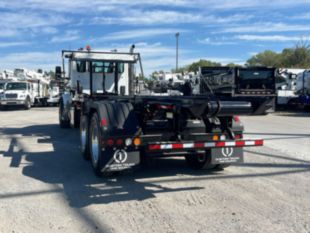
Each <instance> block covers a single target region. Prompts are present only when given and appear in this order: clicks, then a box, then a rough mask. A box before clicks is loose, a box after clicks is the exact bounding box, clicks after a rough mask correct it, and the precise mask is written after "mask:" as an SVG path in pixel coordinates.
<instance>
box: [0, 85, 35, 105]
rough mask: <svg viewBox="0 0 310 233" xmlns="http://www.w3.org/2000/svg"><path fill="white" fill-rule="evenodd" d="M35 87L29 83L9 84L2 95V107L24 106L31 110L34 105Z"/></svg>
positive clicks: (0, 95)
mask: <svg viewBox="0 0 310 233" xmlns="http://www.w3.org/2000/svg"><path fill="white" fill-rule="evenodd" d="M34 100H35V96H34V92H33V86H32V84H31V83H29V82H7V83H6V84H5V85H4V91H3V93H1V94H0V106H1V107H5V106H24V108H25V109H30V108H31V106H32V105H33V104H34Z"/></svg>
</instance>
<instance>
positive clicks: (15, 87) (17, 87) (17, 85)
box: [5, 83, 27, 90]
mask: <svg viewBox="0 0 310 233" xmlns="http://www.w3.org/2000/svg"><path fill="white" fill-rule="evenodd" d="M5 89H6V90H26V89H27V84H26V83H7V84H6V86H5Z"/></svg>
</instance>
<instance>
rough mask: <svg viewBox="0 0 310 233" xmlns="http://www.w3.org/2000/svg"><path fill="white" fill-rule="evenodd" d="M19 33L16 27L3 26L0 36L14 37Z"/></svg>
mask: <svg viewBox="0 0 310 233" xmlns="http://www.w3.org/2000/svg"><path fill="white" fill-rule="evenodd" d="M18 33H19V32H18V30H16V29H11V28H10V29H9V28H2V29H1V31H0V38H8V37H14V36H16V35H18Z"/></svg>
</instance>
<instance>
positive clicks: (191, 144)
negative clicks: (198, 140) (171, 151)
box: [183, 143, 195, 149]
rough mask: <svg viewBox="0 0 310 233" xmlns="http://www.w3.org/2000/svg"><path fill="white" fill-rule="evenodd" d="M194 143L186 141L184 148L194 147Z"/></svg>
mask: <svg viewBox="0 0 310 233" xmlns="http://www.w3.org/2000/svg"><path fill="white" fill-rule="evenodd" d="M194 145H195V144H194V143H184V144H183V148H184V149H185V148H194Z"/></svg>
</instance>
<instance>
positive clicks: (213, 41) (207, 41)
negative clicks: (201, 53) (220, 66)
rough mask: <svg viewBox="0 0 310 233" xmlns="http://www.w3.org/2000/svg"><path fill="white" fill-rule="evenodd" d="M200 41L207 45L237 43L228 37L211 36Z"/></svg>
mask: <svg viewBox="0 0 310 233" xmlns="http://www.w3.org/2000/svg"><path fill="white" fill-rule="evenodd" d="M198 43H200V44H205V45H214V46H221V45H235V44H237V42H235V41H228V40H226V39H211V38H209V37H207V38H204V39H202V40H198Z"/></svg>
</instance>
